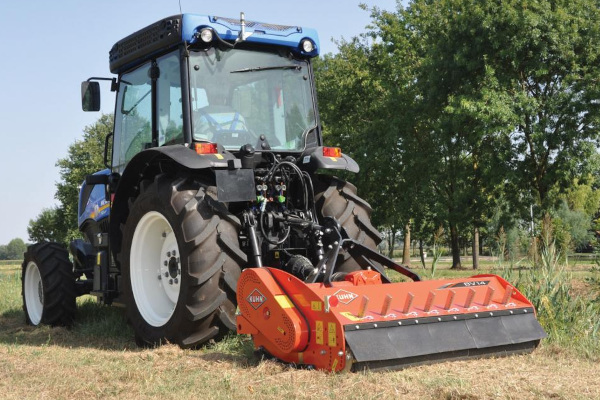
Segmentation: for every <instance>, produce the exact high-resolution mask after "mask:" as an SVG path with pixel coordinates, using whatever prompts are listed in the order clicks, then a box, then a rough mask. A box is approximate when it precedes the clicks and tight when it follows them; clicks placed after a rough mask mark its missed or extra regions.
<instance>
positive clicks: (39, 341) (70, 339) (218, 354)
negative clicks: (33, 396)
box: [0, 301, 261, 368]
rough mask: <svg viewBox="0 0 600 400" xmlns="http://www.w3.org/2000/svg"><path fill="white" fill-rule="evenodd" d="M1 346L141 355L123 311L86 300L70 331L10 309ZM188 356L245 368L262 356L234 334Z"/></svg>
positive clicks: (0, 328) (0, 330)
mask: <svg viewBox="0 0 600 400" xmlns="http://www.w3.org/2000/svg"><path fill="white" fill-rule="evenodd" d="M0 343H2V344H4V345H7V346H33V347H38V346H39V347H45V346H60V347H64V348H90V349H96V350H103V351H127V352H134V353H135V352H142V351H146V350H147V349H146V348H141V347H138V346H137V345H136V343H135V337H134V333H133V330H132V329H131V327H130V326H129V325H128V324H127V321H126V317H125V312H124V309H122V308H117V307H111V306H105V305H102V304H98V303H95V302H93V301H86V302H84V303H83V304H79V305H78V307H77V315H76V318H75V323H74V324H73V326H72V327H70V328H65V327H50V326H43V325H42V326H37V327H36V326H30V325H27V324H26V323H25V314H24V311H23V310H22V309H19V308H11V309H9V310H6V311H5V312H3V313H2V314H0ZM197 350H199V351H197V352H195V351H191V352H190V353H188V355H190V356H192V357H197V358H199V359H201V360H204V361H208V362H231V363H234V364H236V365H237V366H240V367H243V368H248V367H254V366H256V365H258V364H259V363H260V361H261V357H260V355H258V354H255V353H254V352H253V345H252V343H251V341H250V339H248V338H245V337H243V336H238V335H235V334H234V333H232V334H230V335H229V336H227V337H225V338H224V340H223V341H221V342H219V343H209V344H207V345H205V346H202V347H199V348H198V349H197Z"/></svg>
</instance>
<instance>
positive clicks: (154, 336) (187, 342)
mask: <svg viewBox="0 0 600 400" xmlns="http://www.w3.org/2000/svg"><path fill="white" fill-rule="evenodd" d="M215 197H216V188H215V187H214V186H209V185H206V184H203V183H201V182H199V181H197V180H196V179H193V178H186V177H170V176H168V175H166V174H161V175H158V176H156V177H155V178H154V180H153V181H143V182H141V184H140V194H139V196H137V197H136V198H135V199H130V210H129V215H128V217H127V221H126V222H125V225H123V226H122V228H121V229H122V233H123V246H122V251H121V253H120V254H119V256H118V258H117V259H118V260H119V263H120V265H121V276H122V279H123V285H122V287H123V295H124V300H125V304H126V305H127V317H128V320H129V322H130V323H131V325H132V326H133V329H134V331H135V335H136V342H137V343H138V345H142V346H156V345H160V344H163V343H167V342H169V343H176V344H178V345H179V346H180V347H182V348H193V347H197V346H199V345H201V344H203V343H206V342H207V341H209V340H211V339H215V340H218V339H219V338H221V337H222V336H224V335H225V334H226V333H227V332H228V331H229V330H234V329H235V328H236V323H235V310H236V303H235V290H236V286H237V280H238V278H239V275H240V272H241V268H240V266H241V265H244V264H245V263H246V255H245V254H244V253H243V252H242V251H241V249H240V248H239V242H238V231H239V228H240V222H239V220H238V219H237V218H236V217H235V216H233V215H232V214H230V213H229V212H228V211H227V208H226V207H225V205H224V204H223V203H219V202H217V201H216V200H215V199H214V198H215Z"/></svg>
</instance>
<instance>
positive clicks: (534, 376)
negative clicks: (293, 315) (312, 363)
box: [0, 265, 600, 399]
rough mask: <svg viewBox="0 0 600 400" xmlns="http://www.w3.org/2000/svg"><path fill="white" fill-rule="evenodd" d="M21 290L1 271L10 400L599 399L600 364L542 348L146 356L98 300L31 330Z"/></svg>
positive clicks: (119, 317) (2, 368) (11, 271)
mask: <svg viewBox="0 0 600 400" xmlns="http://www.w3.org/2000/svg"><path fill="white" fill-rule="evenodd" d="M440 271H442V272H443V271H444V270H443V268H442V269H441V270H440ZM442 272H441V273H442ZM460 272H461V273H465V275H470V274H471V272H472V271H460ZM480 272H489V271H486V270H482V271H480ZM443 273H445V272H443ZM452 273H454V272H452ZM590 273H592V274H593V272H590ZM20 285H21V280H20V266H18V265H15V266H1V267H0V398H3V399H29V398H31V399H37V398H40V399H90V398H102V399H112V398H127V399H137V398H150V399H192V398H194V399H197V398H202V399H313V398H318V399H358V398H361V399H362V398H365V399H375V398H377V399H397V398H406V399H496V398H504V399H540V398H552V399H597V398H600V366H599V361H600V359H599V355H597V354H596V355H594V354H592V355H587V356H586V355H583V354H581V352H579V351H576V350H574V349H572V348H569V347H568V346H562V347H561V346H557V345H555V344H548V343H547V342H545V343H543V344H542V345H541V346H540V348H539V349H538V350H536V351H535V352H534V353H532V354H529V355H522V356H511V357H506V358H499V359H494V358H492V359H482V360H469V361H458V362H447V363H438V364H434V365H428V366H421V367H414V368H409V369H405V370H402V371H388V372H367V373H347V374H331V373H327V372H321V371H311V370H306V369H296V368H293V367H290V366H287V365H284V364H282V363H279V362H276V361H273V360H264V359H261V358H260V357H259V356H257V355H255V353H254V352H253V346H252V343H251V341H250V340H249V339H248V338H247V337H244V336H236V335H232V336H230V337H229V338H228V339H226V340H225V341H223V342H220V343H218V344H215V345H212V346H208V347H206V348H203V349H201V350H181V349H179V348H178V347H176V346H173V345H165V346H162V347H161V348H158V349H151V350H149V349H143V350H142V349H139V348H137V347H136V346H135V343H134V340H133V332H132V331H131V329H130V328H129V327H128V326H127V324H126V323H125V319H124V316H123V310H121V309H118V308H114V307H105V306H99V305H97V304H95V303H93V300H92V299H91V298H82V299H79V307H78V316H77V323H76V324H75V326H74V327H73V328H72V329H70V330H67V329H65V328H49V327H39V328H34V327H29V326H26V325H25V323H24V320H25V317H24V314H23V311H22V304H21V298H20V296H21V286H20ZM586 293H588V292H586ZM591 293H592V292H591V291H590V292H589V293H588V294H590V295H591Z"/></svg>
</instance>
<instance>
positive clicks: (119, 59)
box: [109, 14, 319, 74]
mask: <svg viewBox="0 0 600 400" xmlns="http://www.w3.org/2000/svg"><path fill="white" fill-rule="evenodd" d="M207 27H210V28H212V29H214V31H215V32H217V33H218V35H219V36H220V37H221V38H222V39H224V40H229V41H231V40H235V39H236V38H237V37H238V34H239V32H240V30H241V23H240V20H239V19H235V18H222V17H215V16H209V15H196V14H181V15H174V16H171V17H167V18H164V19H162V20H160V21H157V22H155V23H153V24H151V25H149V26H147V27H145V28H143V29H140V30H139V31H137V32H135V33H133V34H131V35H129V36H127V37H126V38H124V39H121V40H119V41H118V42H117V43H115V45H114V46H113V47H112V49H111V50H110V53H109V59H110V71H111V72H112V73H114V74H118V73H121V72H124V71H126V70H128V69H130V68H132V67H135V66H136V65H138V64H141V63H142V62H144V61H146V60H148V59H149V58H151V57H152V56H153V55H156V54H157V53H160V52H162V51H164V50H167V49H168V48H171V47H174V46H176V45H178V44H180V43H183V42H187V43H189V44H193V43H195V42H197V41H198V40H200V39H199V38H198V34H199V32H200V30H201V29H203V28H207ZM246 32H248V33H250V32H253V34H252V36H250V37H249V38H247V39H246V42H249V43H256V44H265V45H275V46H282V47H288V48H289V49H290V51H292V52H295V53H297V54H303V52H302V50H301V48H300V42H301V41H302V40H303V39H310V40H312V41H313V42H314V44H315V47H316V50H315V51H314V52H312V53H311V54H310V56H316V55H317V54H318V52H319V38H318V35H317V32H316V31H315V30H314V29H310V28H302V27H299V26H285V25H275V24H267V23H262V22H256V21H246Z"/></svg>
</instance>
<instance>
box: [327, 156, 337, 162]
mask: <svg viewBox="0 0 600 400" xmlns="http://www.w3.org/2000/svg"><path fill="white" fill-rule="evenodd" d="M329 158H330V159H331V161H335V162H337V160H338V159H337V157H329Z"/></svg>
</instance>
